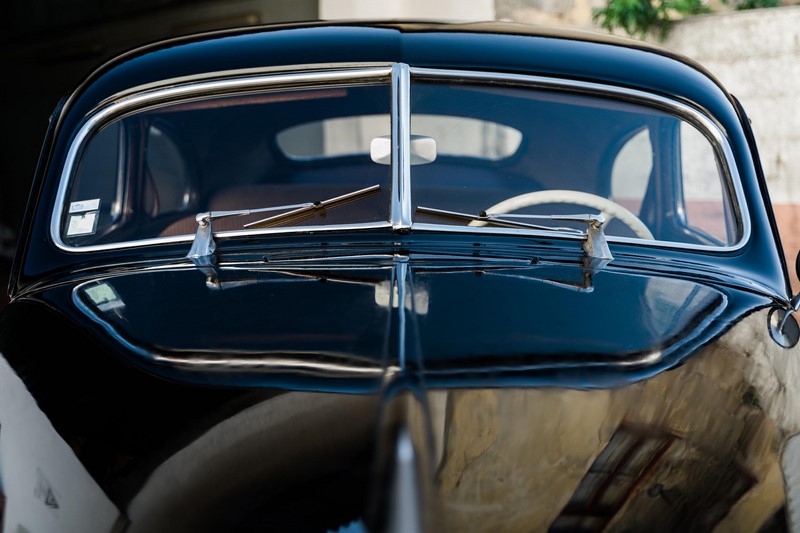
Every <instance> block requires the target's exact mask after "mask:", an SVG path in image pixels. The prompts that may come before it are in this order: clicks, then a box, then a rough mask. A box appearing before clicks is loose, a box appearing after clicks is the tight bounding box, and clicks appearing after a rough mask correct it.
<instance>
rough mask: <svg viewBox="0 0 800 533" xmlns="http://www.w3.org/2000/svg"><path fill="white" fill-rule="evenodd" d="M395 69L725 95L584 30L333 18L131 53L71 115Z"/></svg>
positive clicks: (703, 97)
mask: <svg viewBox="0 0 800 533" xmlns="http://www.w3.org/2000/svg"><path fill="white" fill-rule="evenodd" d="M394 62H403V63H407V64H409V65H411V66H417V67H433V68H452V69H466V70H489V71H501V72H510V73H518V74H531V75H542V76H556V77H565V78H571V79H578V80H582V81H590V82H591V81H594V82H598V83H612V84H617V85H621V86H626V87H631V88H638V89H642V90H648V91H656V92H660V93H662V94H665V95H670V96H673V97H679V98H682V99H685V100H687V101H689V102H694V103H695V104H696V105H698V106H700V107H702V108H706V109H708V110H709V111H710V112H711V114H712V115H719V114H720V113H723V112H724V111H726V110H727V111H730V109H731V107H730V99H731V98H730V95H729V94H728V93H727V92H726V90H725V89H724V87H723V86H722V85H721V84H720V83H719V82H718V81H717V80H716V79H715V78H714V77H713V75H712V74H711V73H710V72H708V71H707V70H706V69H704V68H703V67H702V66H701V65H699V64H697V63H696V62H694V61H692V60H691V59H689V58H686V57H684V56H681V55H679V54H677V53H674V52H672V51H670V50H668V49H666V48H663V47H661V46H658V45H655V44H652V43H646V42H643V41H638V40H635V39H631V38H626V37H622V36H618V35H612V34H608V33H601V32H598V31H591V30H579V29H567V28H556V27H547V26H536V25H529V24H522V23H512V22H502V21H488V22H469V23H459V22H443V21H438V22H436V21H363V20H351V21H346V20H337V21H313V22H304V23H286V24H274V25H260V26H247V27H242V28H235V29H228V30H220V31H214V32H207V33H201V34H195V35H190V36H184V37H177V38H173V39H169V40H164V41H158V42H154V43H151V44H148V45H144V46H141V47H138V48H135V49H132V50H130V51H128V52H126V53H124V54H122V55H120V56H118V57H116V58H115V59H112V60H110V61H109V62H107V63H105V64H104V65H102V66H100V67H99V68H98V69H96V70H95V71H94V72H93V73H92V74H90V75H89V76H88V77H87V78H86V79H85V81H84V82H83V83H82V84H81V86H80V87H79V88H78V90H77V91H76V92H75V95H74V96H75V97H80V98H77V99H73V102H72V103H73V104H75V108H76V109H75V110H74V111H77V112H78V114H80V115H84V114H85V113H88V112H90V111H91V110H92V109H93V108H94V107H96V106H97V105H98V104H100V103H101V102H103V101H105V100H106V99H108V98H111V97H114V96H117V95H119V94H120V93H125V92H127V91H129V90H131V89H132V88H135V87H146V86H148V85H150V84H159V83H163V82H164V80H176V79H183V78H192V77H195V76H202V75H207V74H208V73H215V72H216V73H225V72H236V71H247V70H249V69H262V70H263V69H269V68H281V67H296V66H298V65H308V66H311V65H316V66H322V65H330V66H334V65H336V66H338V65H352V64H369V63H382V64H387V63H394Z"/></svg>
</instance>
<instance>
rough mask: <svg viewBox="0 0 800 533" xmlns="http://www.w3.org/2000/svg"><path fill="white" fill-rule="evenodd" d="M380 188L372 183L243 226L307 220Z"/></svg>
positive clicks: (273, 225) (263, 226) (268, 225)
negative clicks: (368, 185) (362, 187)
mask: <svg viewBox="0 0 800 533" xmlns="http://www.w3.org/2000/svg"><path fill="white" fill-rule="evenodd" d="M380 189H381V186H380V185H372V186H370V187H366V188H364V189H359V190H357V191H353V192H349V193H347V194H343V195H341V196H336V197H335V198H329V199H328V200H321V201H317V202H312V203H311V204H304V205H301V206H298V207H297V209H294V210H292V211H289V212H288V213H281V214H280V215H275V216H271V217H268V218H262V219H261V220H256V221H255V222H250V223H249V224H245V225H244V226H243V227H245V228H273V227H275V226H280V225H282V224H287V223H289V222H298V221H300V220H305V219H307V218H311V217H313V216H316V215H317V214H319V212H320V211H324V210H325V209H330V208H331V207H338V206H340V205H344V204H346V203H349V202H352V201H354V200H360V199H362V198H365V197H367V196H369V195H371V194H374V193H376V192H378V191H379V190H380Z"/></svg>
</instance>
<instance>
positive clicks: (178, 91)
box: [50, 67, 392, 252]
mask: <svg viewBox="0 0 800 533" xmlns="http://www.w3.org/2000/svg"><path fill="white" fill-rule="evenodd" d="M391 73H392V70H391V68H388V67H381V68H365V69H360V70H357V69H350V70H336V71H325V72H317V71H315V72H302V73H288V74H269V75H261V76H251V77H247V78H236V79H222V80H219V79H214V80H209V81H198V82H196V83H190V84H186V85H178V86H170V87H164V88H159V89H154V90H151V91H144V92H142V93H136V94H131V95H130V96H126V97H123V98H120V99H119V100H118V101H116V102H113V103H110V104H108V105H107V106H106V107H103V108H99V109H97V110H96V111H95V112H94V114H90V115H89V116H88V117H87V119H86V121H85V122H84V124H83V125H82V126H81V128H80V130H78V133H77V134H76V135H75V138H74V139H73V140H72V142H71V144H70V147H69V150H68V152H67V157H66V160H65V161H64V165H63V170H62V172H61V178H60V181H59V184H58V192H57V194H56V199H55V205H54V208H53V214H52V215H51V218H50V238H51V239H52V240H53V243H54V244H55V245H56V247H58V248H59V249H61V250H64V251H68V252H93V251H98V250H114V249H118V248H130V247H134V246H143V245H145V244H152V243H159V242H168V241H164V240H162V239H158V238H156V239H142V240H136V241H124V242H119V243H110V244H103V245H90V246H70V245H68V244H66V243H65V242H64V241H63V239H62V238H61V232H60V230H61V218H62V216H63V215H64V208H65V205H64V201H65V199H66V196H67V188H68V185H69V182H70V179H71V177H72V176H73V174H74V171H75V165H76V162H77V160H78V152H79V151H80V149H81V148H82V147H83V146H84V143H85V141H86V139H87V138H88V137H89V135H90V134H91V133H93V132H94V131H95V130H96V129H97V128H99V127H100V126H102V125H103V124H104V123H105V122H106V121H108V120H110V119H112V118H114V117H116V116H118V115H120V114H123V113H125V112H130V111H133V110H138V109H143V108H146V107H147V106H148V105H155V104H158V103H161V102H163V101H171V100H173V99H183V98H192V97H204V96H210V95H221V94H228V93H232V92H239V91H247V90H259V89H269V88H279V87H286V86H295V85H301V86H302V85H305V84H309V83H327V84H334V83H342V82H350V83H353V82H357V81H369V82H374V81H377V80H380V79H386V81H388V78H389V76H390V75H391ZM338 227H339V229H341V228H342V227H341V226H338Z"/></svg>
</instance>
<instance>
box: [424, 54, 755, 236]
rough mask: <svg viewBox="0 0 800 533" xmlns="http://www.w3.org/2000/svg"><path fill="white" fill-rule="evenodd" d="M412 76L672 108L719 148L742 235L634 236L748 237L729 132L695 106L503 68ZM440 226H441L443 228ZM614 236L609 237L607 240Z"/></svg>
mask: <svg viewBox="0 0 800 533" xmlns="http://www.w3.org/2000/svg"><path fill="white" fill-rule="evenodd" d="M410 71H411V76H412V78H415V79H425V78H428V79H443V80H474V81H483V82H492V83H493V84H498V82H500V83H519V84H521V85H526V86H529V87H537V88H544V89H567V90H570V91H572V92H578V93H584V94H590V95H591V94H595V95H602V96H611V97H614V98H618V99H624V100H627V101H631V102H634V103H642V104H645V105H650V106H655V107H658V108H660V109H663V110H665V111H668V112H671V113H673V114H675V115H678V116H680V117H681V118H684V119H686V120H687V121H688V122H690V123H692V124H693V125H694V126H696V127H698V128H699V129H700V131H701V132H703V133H706V134H707V135H709V136H710V140H711V141H712V145H713V146H714V148H715V149H716V150H718V153H717V155H718V156H719V158H720V160H721V162H722V163H723V164H722V167H723V168H722V171H723V173H724V177H725V179H726V180H727V182H728V185H729V187H730V188H731V189H732V191H733V197H734V201H735V204H736V205H734V206H732V207H733V208H734V209H735V210H736V211H738V213H739V221H740V222H741V225H742V226H741V228H740V229H741V236H740V238H739V240H738V242H736V243H735V244H732V245H727V246H707V245H698V244H684V243H678V242H674V241H643V240H636V242H637V243H641V244H650V243H652V244H657V245H658V246H666V247H669V248H679V249H685V250H710V251H714V252H728V251H734V250H738V249H740V248H742V247H743V246H744V245H745V244H746V243H747V242H748V241H749V240H750V234H751V231H752V228H751V221H750V213H749V211H748V205H747V202H746V201H745V196H744V191H743V190H742V187H741V178H740V176H739V171H738V168H737V166H736V160H735V158H734V156H733V150H732V149H731V146H730V143H729V142H728V136H727V134H726V132H725V130H724V128H723V126H722V125H720V124H719V123H718V122H716V121H715V120H713V119H712V118H711V117H709V116H708V115H706V114H705V113H703V112H702V111H701V110H699V109H698V108H695V107H692V106H690V105H688V104H686V103H683V102H680V101H678V100H674V99H671V98H668V97H665V96H661V95H657V94H653V93H648V92H645V91H640V90H637V89H630V88H627V87H619V86H614V85H605V84H601V83H593V82H587V81H578V80H569V79H562V78H550V77H546V76H533V75H527V74H511V73H503V72H483V71H472V70H448V69H436V68H424V67H411V68H410ZM413 226H414V227H415V228H416V227H419V226H418V225H417V224H414V225H413ZM445 228H447V229H446V230H447V231H453V230H454V229H456V228H457V230H458V231H463V230H464V228H463V227H460V226H447V227H445ZM445 228H442V229H445ZM484 231H490V232H496V231H497V228H491V229H487V228H484ZM611 240H616V239H614V238H613V237H609V241H611Z"/></svg>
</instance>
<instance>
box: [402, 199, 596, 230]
mask: <svg viewBox="0 0 800 533" xmlns="http://www.w3.org/2000/svg"><path fill="white" fill-rule="evenodd" d="M417 212H418V213H424V214H426V215H436V216H440V217H442V218H450V219H453V220H464V221H470V222H482V223H483V224H491V225H493V226H500V227H504V228H527V229H539V230H545V231H566V232H568V233H576V234H580V235H582V234H583V231H581V230H579V229H575V228H567V227H553V226H542V225H540V224H530V223H526V222H518V221H516V220H508V219H509V218H519V219H539V220H564V221H567V222H587V220H588V219H589V218H596V217H598V216H600V215H517V214H509V213H487V212H486V211H481V212H480V213H478V214H477V215H472V214H469V213H460V212H458V211H446V210H444V209H434V208H432V207H423V206H419V207H417ZM601 218H602V217H601ZM483 224H481V225H483Z"/></svg>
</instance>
